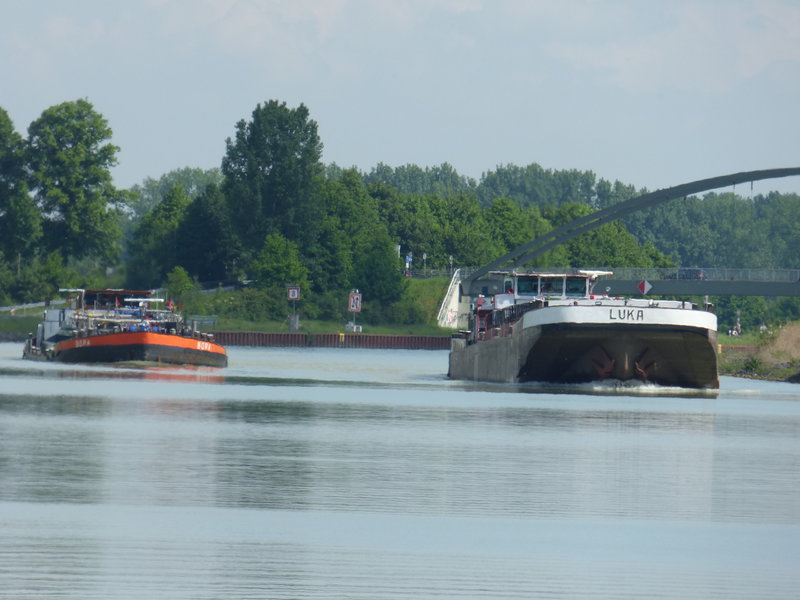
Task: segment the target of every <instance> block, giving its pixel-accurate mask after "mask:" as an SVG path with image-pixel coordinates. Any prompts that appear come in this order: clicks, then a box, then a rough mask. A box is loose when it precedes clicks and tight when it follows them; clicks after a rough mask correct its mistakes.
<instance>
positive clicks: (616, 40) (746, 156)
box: [0, 0, 800, 195]
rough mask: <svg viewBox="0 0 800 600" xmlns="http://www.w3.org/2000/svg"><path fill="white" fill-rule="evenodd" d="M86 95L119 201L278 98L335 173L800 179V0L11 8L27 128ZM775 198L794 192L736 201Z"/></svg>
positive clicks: (13, 68)
mask: <svg viewBox="0 0 800 600" xmlns="http://www.w3.org/2000/svg"><path fill="white" fill-rule="evenodd" d="M79 98H85V99H87V100H89V102H91V103H92V105H93V106H94V108H95V110H96V111H97V112H99V113H100V114H101V115H103V117H105V118H106V120H107V121H108V123H109V125H110V127H111V129H112V130H113V132H114V135H113V138H112V142H113V143H114V144H115V145H117V146H119V147H120V152H119V154H118V165H117V166H116V167H114V170H113V175H114V182H115V185H116V186H117V187H119V188H127V187H130V186H132V185H134V184H137V183H142V182H143V180H144V179H145V178H148V177H152V178H158V177H160V176H161V175H163V174H165V173H167V172H169V171H171V170H173V169H178V168H181V167H199V168H203V169H207V168H211V167H218V166H220V164H221V161H222V157H223V156H224V154H225V141H226V139H227V138H229V137H233V136H234V132H235V126H236V123H237V122H239V121H240V120H246V121H248V120H250V118H251V115H252V112H253V110H254V109H255V108H256V106H257V105H258V104H259V103H264V102H267V101H269V100H277V101H279V102H286V104H287V105H288V106H289V107H296V106H298V105H300V104H301V103H302V104H304V105H305V106H307V107H308V109H309V111H310V116H311V118H312V119H313V120H314V121H316V123H317V125H318V131H319V135H320V139H321V141H322V143H323V157H322V159H323V162H325V163H326V164H329V163H336V164H337V165H339V166H340V167H345V168H346V167H357V168H358V169H360V170H362V171H369V170H370V169H372V168H373V167H374V166H376V165H377V164H379V163H384V164H386V165H389V166H393V167H398V166H402V165H406V164H415V165H418V166H420V167H432V166H437V165H440V164H442V163H449V164H450V165H452V166H453V167H454V168H455V169H456V170H457V171H458V172H459V173H461V174H462V175H466V176H469V177H473V178H475V179H480V177H481V175H482V174H483V173H486V172H488V171H491V170H493V169H495V168H496V167H497V166H499V165H509V164H513V165H518V166H526V165H529V164H531V163H537V164H539V165H541V166H542V167H543V168H545V169H577V170H581V171H592V172H594V173H595V175H596V176H597V178H598V179H600V178H603V179H606V180H609V181H612V182H613V181H617V180H619V181H621V182H622V183H625V184H629V185H634V186H635V187H637V188H647V189H648V190H651V191H652V190H656V189H660V188H664V187H670V186H673V185H678V184H681V183H686V182H690V181H693V180H696V179H703V178H707V177H714V176H718V175H724V174H728V173H736V172H739V171H750V170H756V169H767V168H777V167H796V166H800V110H798V109H800V2H798V1H797V0H760V1H759V0H661V1H658V2H652V1H637V0H548V1H544V0H385V1H384V0H125V1H124V2H110V1H108V0H70V1H66V0H27V1H23V2H21V1H19V0H0V108H3V109H4V110H5V111H6V112H7V113H8V115H9V117H10V118H11V120H12V121H13V123H14V126H15V127H16V129H17V131H19V132H20V133H21V134H22V135H23V136H25V135H27V128H28V126H29V125H30V124H31V122H33V121H34V120H35V119H37V118H38V117H39V116H40V115H41V114H42V112H43V111H44V110H46V109H47V108H49V107H51V106H54V105H56V104H60V103H62V102H65V101H73V100H77V99H79ZM770 190H776V191H780V192H785V193H800V177H790V178H785V179H776V180H768V181H762V182H756V183H755V184H754V185H753V189H752V190H751V189H750V186H746V189H744V190H743V189H741V188H740V189H737V190H736V191H737V192H738V193H742V194H745V195H746V194H751V193H752V194H759V193H767V192H768V191H770ZM723 191H724V190H723Z"/></svg>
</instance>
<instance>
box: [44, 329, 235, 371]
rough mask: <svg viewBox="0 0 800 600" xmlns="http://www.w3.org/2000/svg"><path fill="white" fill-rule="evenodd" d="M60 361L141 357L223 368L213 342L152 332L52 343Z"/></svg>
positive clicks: (225, 358)
mask: <svg viewBox="0 0 800 600" xmlns="http://www.w3.org/2000/svg"><path fill="white" fill-rule="evenodd" d="M55 358H56V360H59V361H62V362H120V361H129V360H145V361H155V362H167V363H174V364H187V365H208V366H216V367H224V366H227V364H228V355H227V352H226V351H225V348H223V347H222V346H220V345H219V344H216V343H214V342H211V341H208V340H203V339H197V338H190V337H182V336H179V335H174V334H167V333H156V332H152V331H136V332H126V333H109V334H102V335H93V336H87V337H78V338H72V339H69V340H64V341H62V342H59V343H57V344H56V347H55Z"/></svg>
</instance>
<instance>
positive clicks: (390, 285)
mask: <svg viewBox="0 0 800 600" xmlns="http://www.w3.org/2000/svg"><path fill="white" fill-rule="evenodd" d="M352 281H353V287H354V288H357V289H359V290H360V291H361V292H362V294H363V298H364V301H363V306H364V311H365V313H366V316H368V317H369V318H370V321H371V322H373V323H374V322H376V320H381V319H387V317H388V316H389V315H390V314H391V313H390V307H391V304H392V303H394V302H397V301H399V300H400V299H401V297H402V294H403V278H402V273H401V269H400V260H399V258H398V257H397V251H396V250H395V245H394V242H393V241H392V239H391V238H390V237H389V234H388V233H386V232H385V231H378V232H375V233H374V234H373V235H371V236H370V237H369V238H367V239H366V240H365V245H364V246H363V247H362V248H360V249H359V251H358V252H357V254H356V260H355V266H354V268H353V280H352Z"/></svg>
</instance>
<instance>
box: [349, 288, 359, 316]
mask: <svg viewBox="0 0 800 600" xmlns="http://www.w3.org/2000/svg"><path fill="white" fill-rule="evenodd" d="M347 310H349V311H350V312H361V294H360V293H359V292H350V296H349V298H348V301H347Z"/></svg>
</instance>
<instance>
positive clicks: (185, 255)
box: [175, 183, 239, 282]
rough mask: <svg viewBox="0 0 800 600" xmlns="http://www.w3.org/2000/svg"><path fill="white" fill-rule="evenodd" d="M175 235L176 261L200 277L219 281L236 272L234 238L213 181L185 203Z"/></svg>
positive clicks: (223, 202) (205, 279) (223, 201)
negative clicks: (189, 201)
mask: <svg viewBox="0 0 800 600" xmlns="http://www.w3.org/2000/svg"><path fill="white" fill-rule="evenodd" d="M175 235H176V248H175V252H176V257H175V258H176V260H177V262H178V264H180V265H182V266H183V267H185V268H186V269H187V270H188V271H189V273H191V274H192V275H193V276H195V277H197V278H198V279H200V281H216V282H220V281H224V280H226V279H228V278H230V277H233V276H235V275H237V273H236V271H237V269H236V256H237V255H238V254H239V251H238V246H237V240H236V236H235V235H234V233H233V228H232V227H231V224H230V220H229V219H228V212H227V205H226V204H225V197H224V196H223V195H222V191H221V190H220V189H219V188H218V187H217V186H216V185H215V184H213V183H212V184H209V186H208V187H207V188H205V191H203V192H202V193H201V194H200V195H199V196H198V197H197V198H195V199H194V200H192V202H191V204H189V205H188V206H187V207H186V209H185V211H184V212H183V216H182V218H181V220H180V223H179V224H178V228H177V231H176V232H175Z"/></svg>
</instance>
